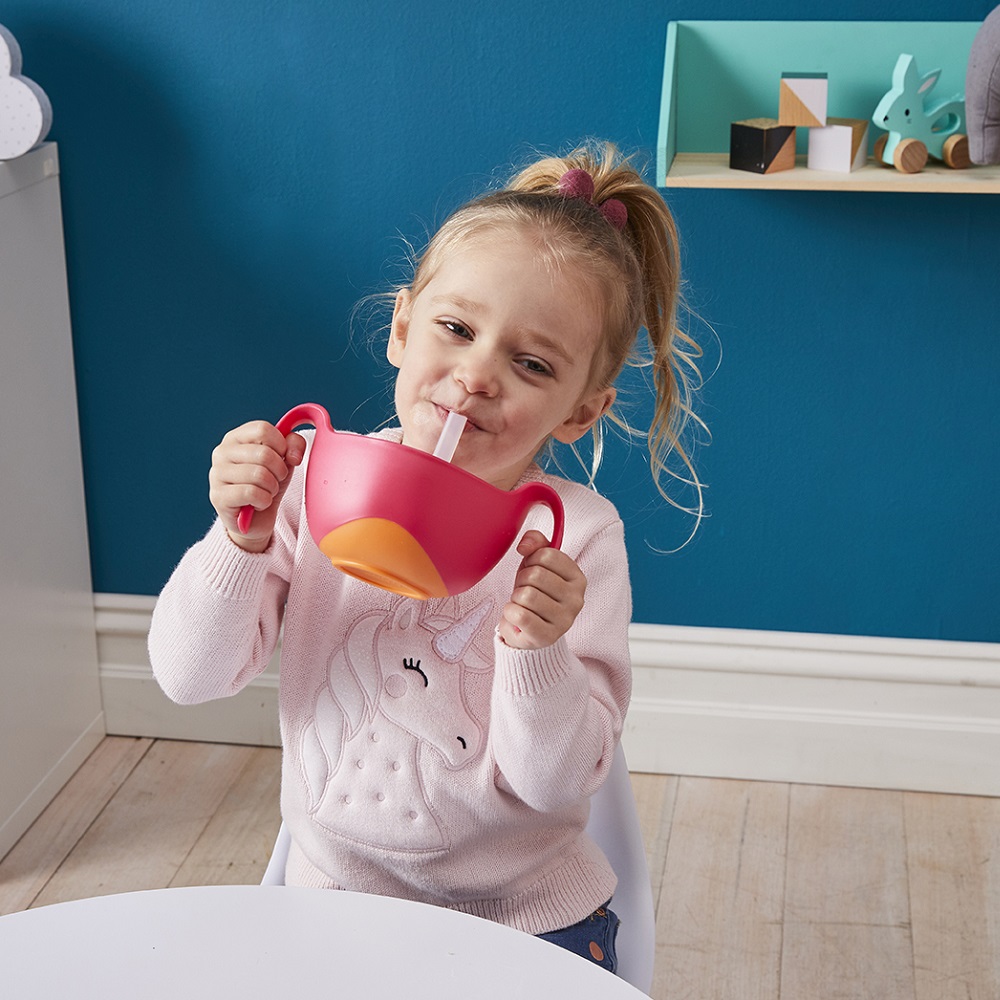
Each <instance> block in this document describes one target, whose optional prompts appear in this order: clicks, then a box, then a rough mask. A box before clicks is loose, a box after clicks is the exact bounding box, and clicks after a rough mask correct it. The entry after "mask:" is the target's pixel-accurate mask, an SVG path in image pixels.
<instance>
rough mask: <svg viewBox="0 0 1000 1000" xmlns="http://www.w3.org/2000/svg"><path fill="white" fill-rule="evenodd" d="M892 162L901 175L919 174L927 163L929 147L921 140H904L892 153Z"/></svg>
mask: <svg viewBox="0 0 1000 1000" xmlns="http://www.w3.org/2000/svg"><path fill="white" fill-rule="evenodd" d="M892 162H893V163H894V164H895V165H896V169H897V170H898V171H899V172H900V173H901V174H919V173H920V171H921V170H923V169H924V166H925V165H926V163H927V147H926V146H925V145H924V144H923V143H922V142H921V141H920V140H919V139H902V140H901V141H900V142H899V144H898V145H897V146H896V148H895V149H894V150H893V151H892Z"/></svg>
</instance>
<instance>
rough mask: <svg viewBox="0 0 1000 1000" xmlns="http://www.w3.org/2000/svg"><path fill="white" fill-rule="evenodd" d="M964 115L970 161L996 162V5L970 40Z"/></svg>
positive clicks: (999, 117)
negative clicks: (971, 40)
mask: <svg viewBox="0 0 1000 1000" xmlns="http://www.w3.org/2000/svg"><path fill="white" fill-rule="evenodd" d="M965 117H966V128H967V129H968V132H969V156H970V157H971V159H972V162H973V163H979V164H985V163H1000V7H997V8H995V9H994V10H993V12H992V13H991V14H988V15H987V16H986V20H985V21H983V23H982V25H980V28H979V31H978V32H976V37H975V39H974V40H973V42H972V50H971V51H970V52H969V68H968V71H967V73H966V77H965Z"/></svg>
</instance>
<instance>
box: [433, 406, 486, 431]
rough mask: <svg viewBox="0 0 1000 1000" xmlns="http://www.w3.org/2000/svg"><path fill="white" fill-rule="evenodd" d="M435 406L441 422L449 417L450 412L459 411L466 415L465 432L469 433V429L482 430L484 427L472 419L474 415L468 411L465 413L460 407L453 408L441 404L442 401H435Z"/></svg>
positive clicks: (460, 413)
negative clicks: (471, 415)
mask: <svg viewBox="0 0 1000 1000" xmlns="http://www.w3.org/2000/svg"><path fill="white" fill-rule="evenodd" d="M434 406H435V408H436V410H437V414H438V416H439V417H440V418H441V422H442V423H444V421H445V420H447V419H448V414H449V413H457V414H459V415H460V416H463V417H465V421H466V423H465V433H468V432H469V431H481V430H482V429H483V428H482V427H481V426H480V425H479V424H477V423H476V421H475V420H473V419H472V417H470V416H469V414H468V413H465V412H463V411H462V410H459V409H454V410H453V409H451V408H450V407H447V406H441V404H440V403H435V404H434Z"/></svg>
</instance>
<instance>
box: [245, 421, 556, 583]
mask: <svg viewBox="0 0 1000 1000" xmlns="http://www.w3.org/2000/svg"><path fill="white" fill-rule="evenodd" d="M307 423H308V424H312V425H313V426H314V427H315V428H316V438H315V440H314V441H313V446H312V450H311V452H310V455H309V465H308V468H307V470H306V518H307V520H308V522H309V531H310V533H311V534H312V537H313V540H314V541H315V542H316V544H317V545H318V546H319V548H320V550H321V551H322V552H323V553H324V554H325V555H326V556H327V558H329V560H330V562H331V563H333V565H334V566H335V567H336V568H337V569H339V570H341V571H342V572H344V573H347V574H348V575H349V576H353V577H355V578H357V579H359V580H364V581H366V582H367V583H371V584H374V585H375V586H377V587H381V588H382V589H383V590H390V591H392V592H394V593H397V594H404V595H406V596H407V597H416V598H419V599H421V600H426V599H427V598H429V597H447V596H448V595H450V594H460V593H462V592H463V591H466V590H468V589H469V588H470V587H472V586H474V585H475V584H476V583H478V582H479V581H480V580H481V579H482V578H483V577H484V576H485V575H486V574H487V573H488V572H489V571H490V570H491V569H493V567H494V566H496V564H497V563H498V562H499V561H500V560H501V559H502V558H503V556H504V554H505V553H506V552H507V551H508V550H509V549H510V547H511V545H513V544H514V542H515V540H516V539H517V535H518V532H519V531H520V530H521V527H522V525H523V524H524V520H525V518H526V517H527V516H528V511H529V510H530V509H531V508H532V507H533V506H534V505H535V504H539V503H540V504H544V505H545V506H546V507H548V508H549V510H550V511H551V512H552V518H553V529H552V541H551V544H552V545H553V546H554V547H556V548H558V547H559V546H560V545H561V544H562V536H563V523H564V512H563V505H562V501H561V500H560V499H559V495H558V494H557V493H556V492H555V490H553V489H552V488H551V487H550V486H546V485H545V484H544V483H525V484H524V485H523V486H520V487H518V488H517V489H516V490H500V489H497V488H496V487H495V486H491V485H490V484H489V483H487V482H485V481H484V480H482V479H480V478H479V477H478V476H474V475H472V474H471V473H469V472H466V471H465V470H464V469H460V468H458V467H457V466H455V465H452V464H451V463H450V462H445V461H443V460H442V459H440V458H435V457H434V456H433V455H428V454H427V453H426V452H422V451H417V450H416V449H415V448H410V447H407V446H406V445H402V444H396V443H395V442H393V441H385V440H382V439H380V438H370V437H363V436H361V435H358V434H347V433H343V432H338V431H335V430H334V429H333V426H332V425H331V423H330V415H329V414H328V413H327V411H326V410H325V409H324V408H323V407H322V406H320V405H319V404H318V403H302V404H300V405H299V406H296V407H294V408H293V409H291V410H289V411H288V413H286V414H285V415H284V416H283V417H282V418H281V419H280V420H279V421H278V424H277V427H278V430H279V431H280V432H281V433H282V434H285V435H287V434H289V433H290V432H291V431H293V430H294V429H295V428H296V427H298V426H299V425H301V424H307ZM252 517H253V508H252V507H244V508H243V509H242V510H241V511H240V516H239V528H240V530H241V531H246V530H247V528H249V526H250V521H251V519H252Z"/></svg>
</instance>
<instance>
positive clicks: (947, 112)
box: [872, 53, 971, 174]
mask: <svg viewBox="0 0 1000 1000" xmlns="http://www.w3.org/2000/svg"><path fill="white" fill-rule="evenodd" d="M940 75H941V70H939V69H936V70H932V71H931V72H930V73H927V74H926V75H924V76H921V75H920V73H919V72H918V70H917V61H916V59H914V57H913V56H911V55H907V54H905V53H904V54H903V55H901V56H900V57H899V59H897V60H896V68H895V69H894V70H893V71H892V87H891V88H890V89H889V90H888V91H887V92H886V94H885V96H884V97H883V98H882V100H881V101H879V102H878V106H877V107H876V108H875V112H874V113H873V114H872V121H873V122H874V123H875V124H876V125H877V126H878V127H879V128H882V129H887V130H888V131H887V134H886V135H882V136H879V138H878V140H877V141H876V143H875V159H876V161H877V162H879V163H884V164H888V165H889V166H895V167H896V169H897V170H899V171H901V172H902V173H904V174H916V173H919V172H920V171H921V170H923V169H924V165H925V164H926V163H927V157H928V155H930V156H933V157H935V158H936V159H938V160H944V162H945V163H946V164H948V166H949V167H954V168H956V169H959V168H962V167H967V166H969V164H970V162H971V161H970V160H969V140H968V137H967V136H966V135H965V134H964V132H963V128H964V124H965V96H964V95H963V94H959V95H956V96H955V97H953V98H952V99H951V100H947V101H941V102H939V103H937V104H933V105H930V106H925V101H926V98H927V95H928V94H929V93H930V92H931V90H933V89H934V85H935V84H936V83H937V81H938V77H939V76H940Z"/></svg>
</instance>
